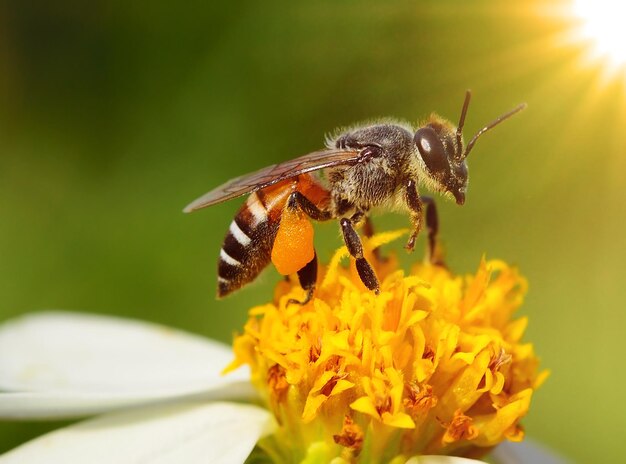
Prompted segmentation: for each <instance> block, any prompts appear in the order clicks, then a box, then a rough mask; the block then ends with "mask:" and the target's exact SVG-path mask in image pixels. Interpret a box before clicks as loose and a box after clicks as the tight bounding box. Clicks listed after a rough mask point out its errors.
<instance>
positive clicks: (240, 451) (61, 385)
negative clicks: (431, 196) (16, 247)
mask: <svg viewBox="0 0 626 464" xmlns="http://www.w3.org/2000/svg"><path fill="white" fill-rule="evenodd" d="M397 235H398V234H382V235H380V236H377V237H376V238H374V239H372V240H371V241H369V242H367V243H366V247H369V248H370V249H371V248H372V247H375V246H378V245H379V244H381V243H383V242H386V241H389V240H390V239H392V238H394V237H395V236H397ZM341 257H342V253H341V252H340V253H338V254H336V255H335V257H334V258H333V260H332V261H331V264H330V265H329V267H328V269H327V270H326V271H325V273H324V274H325V275H324V280H323V282H322V283H321V285H320V288H319V290H318V292H317V293H316V298H315V299H314V301H313V302H312V303H310V304H309V305H307V306H304V307H298V306H294V305H290V306H289V307H287V306H286V305H285V302H286V299H288V298H290V297H291V296H293V295H298V296H301V294H300V292H301V290H300V289H298V288H297V287H296V286H295V285H293V284H291V283H287V282H282V283H281V284H279V287H278V289H277V291H276V298H275V303H273V304H269V305H265V306H260V307H257V308H254V309H253V310H251V319H250V321H249V322H248V324H247V325H246V329H245V332H244V333H243V334H242V335H241V336H239V337H238V338H237V339H236V341H235V361H234V362H232V363H231V364H230V367H229V370H234V368H235V367H237V366H239V365H242V364H248V365H250V367H251V370H248V369H247V368H245V367H244V368H241V369H237V370H236V371H235V372H230V373H229V374H228V375H226V376H221V375H219V371H220V370H221V369H222V368H223V367H224V366H226V365H227V364H228V362H229V361H230V360H231V359H232V352H231V351H230V350H229V348H228V347H226V346H224V345H221V344H219V343H217V342H213V341H210V340H206V339H203V338H201V337H198V336H194V335H190V334H187V333H184V332H181V331H178V330H174V329H169V328H166V327H162V326H158V325H155V324H149V323H144V322H140V321H129V320H123V319H118V318H112V317H106V316H96V315H85V314H80V313H68V312H59V311H57V312H43V313H35V314H31V315H26V316H22V317H20V318H17V319H15V320H12V321H8V322H5V323H4V324H3V325H0V390H3V391H4V392H2V393H0V418H4V419H7V418H9V419H32V418H39V419H41V418H43V419H46V418H76V417H85V416H96V417H94V418H91V419H88V420H86V421H83V422H78V423H76V424H73V425H70V426H68V427H65V428H62V429H60V430H57V431H55V432H51V433H49V434H47V435H44V436H43V437H40V438H38V439H35V440H33V441H32V442H30V443H27V444H25V445H22V446H20V447H18V448H17V449H15V450H13V451H11V452H9V453H7V454H5V455H3V456H0V464H5V463H12V462H19V463H26V464H28V463H29V462H42V461H45V462H91V463H96V464H97V463H100V462H102V463H105V462H106V463H108V462H119V463H125V462H136V461H138V460H141V461H142V462H157V461H158V462H163V461H175V462H190V463H195V462H198V463H200V462H202V463H205V462H224V463H242V462H244V461H245V460H246V459H247V458H248V456H249V455H250V453H251V451H252V450H253V449H254V448H255V446H256V445H258V449H261V450H264V451H265V452H266V453H268V454H269V455H270V457H271V458H272V459H273V460H274V461H276V462H280V461H283V462H298V460H299V459H300V458H302V459H303V462H329V461H330V459H327V458H328V457H329V456H333V455H337V456H339V455H340V456H341V457H340V458H339V460H335V461H333V462H336V463H340V462H346V459H351V458H352V457H354V456H357V455H358V456H360V459H361V462H368V461H367V460H366V459H370V462H375V459H376V457H377V456H379V457H384V448H386V447H387V445H394V446H395V448H394V447H392V448H390V449H391V450H395V451H394V453H396V455H395V457H396V461H398V462H400V461H401V462H404V461H405V460H406V458H408V457H409V456H410V455H411V454H410V453H413V450H415V453H413V454H417V453H421V452H424V451H427V452H436V453H448V452H455V453H456V454H466V455H469V454H471V453H470V450H472V449H475V448H476V449H481V450H482V449H486V448H485V447H489V446H493V445H495V444H496V443H497V442H498V441H499V439H501V438H502V437H503V436H506V437H508V438H509V439H518V438H521V431H520V430H519V428H518V427H517V420H518V419H519V417H521V416H522V415H523V413H524V412H525V409H526V408H527V400H528V399H529V398H530V394H529V393H528V394H522V392H523V391H526V390H528V388H530V389H531V390H532V389H533V388H534V387H536V386H537V385H538V384H539V383H540V381H541V378H542V375H537V374H536V358H534V355H533V354H532V347H530V346H528V345H522V344H520V343H519V339H520V338H521V335H522V332H523V328H524V324H525V323H524V322H519V321H517V322H516V321H510V320H509V318H510V313H511V312H512V311H513V310H514V309H515V308H516V307H517V305H519V303H520V302H521V294H522V293H523V290H524V288H525V285H522V284H521V283H522V282H523V279H521V278H520V277H519V276H518V275H517V273H516V272H515V271H514V270H512V269H510V268H508V267H507V266H506V265H504V264H503V263H499V262H483V263H482V264H481V267H480V269H479V272H478V273H477V275H476V276H470V277H466V278H461V277H453V276H452V275H451V274H450V273H449V272H448V271H446V270H445V269H443V268H436V267H432V266H417V267H416V268H415V269H414V270H413V272H412V273H411V275H409V276H407V277H405V276H403V275H402V273H401V272H400V271H397V270H394V269H395V266H396V264H395V261H394V260H393V259H389V260H388V261H386V262H384V263H379V264H378V265H377V272H378V274H379V276H380V277H381V279H382V282H383V283H382V292H381V294H380V296H379V297H375V296H374V295H372V294H371V293H369V292H368V291H366V290H363V288H362V287H360V285H361V284H360V282H359V281H358V278H356V277H355V275H353V272H354V271H353V270H345V269H342V268H341V267H340V266H339V261H340V259H341ZM492 272H496V273H497V276H496V277H495V278H494V279H493V280H492V281H489V274H490V273H492ZM455 302H456V303H455ZM461 302H463V304H460V303H461ZM400 303H401V304H400ZM455 304H457V306H455ZM452 308H456V309H455V310H454V311H452ZM498 308H500V309H498ZM281 312H284V313H281ZM448 313H453V314H454V315H455V316H454V318H453V320H454V324H456V325H458V327H459V330H458V331H456V330H453V329H451V328H450V327H448V326H447V324H446V323H445V321H448V319H446V317H448V316H449V315H450V314H448ZM350 314H351V315H352V318H351V319H350V321H351V324H352V325H351V326H353V328H354V331H353V333H352V334H350V333H347V334H346V333H345V330H340V328H341V327H344V326H342V324H344V323H345V322H341V321H345V320H348V318H349V315H350ZM445 314H447V316H445V317H444V315H445ZM303 318H304V319H306V320H307V321H308V322H309V325H308V327H302V324H299V325H298V321H300V323H301V322H303V320H304V319H303ZM366 321H368V322H367V324H369V327H370V330H369V332H370V333H369V334H366V333H365V332H367V331H365V330H363V329H364V327H365V323H366ZM522 321H523V320H522ZM448 322H449V323H452V322H450V321H448ZM427 323H428V327H429V328H428V329H427V330H426V327H427V326H426V324H427ZM281 324H282V326H281ZM324 324H326V325H324ZM296 325H298V326H299V327H300V329H301V330H302V332H301V335H302V336H300V337H299V342H298V337H297V334H296V332H295V331H294V330H293V329H294V327H296ZM331 325H332V326H333V327H334V330H330V328H331ZM418 326H419V327H422V328H423V330H422V332H423V334H424V337H421V338H420V337H419V336H418V334H417V332H418V331H416V327H418ZM281 327H282V329H284V330H285V331H284V332H281V331H280V329H281ZM374 327H378V328H377V329H375V330H374V329H373V328H374ZM402 331H404V333H405V338H404V339H400V338H399V334H400V333H401V332H402ZM359 332H362V333H361V335H359V334H358V333H359ZM263 334H265V335H263ZM408 334H411V337H409V338H410V341H408V340H409V338H407V337H408ZM444 334H445V337H444V336H443V335H444ZM498 334H499V335H498ZM268 336H270V337H273V339H270V338H267V337H268ZM316 337H317V338H316ZM359 337H361V338H359ZM450 337H453V339H454V340H456V342H455V343H456V348H454V349H453V348H452V345H454V344H453V343H452V342H451V339H450ZM476 337H478V338H480V340H483V341H481V342H478V341H477V340H475V338H476ZM485 337H486V338H485ZM356 339H360V340H361V342H360V343H361V347H365V346H370V347H371V348H372V350H371V351H368V352H365V351H361V352H355V351H354V347H355V340H356ZM436 340H439V341H440V343H434V341H436ZM494 340H498V341H499V344H494ZM307 347H308V351H307ZM407 347H408V348H407ZM417 347H421V348H420V349H421V350H422V351H421V354H422V355H421V356H419V357H418V356H416V355H415V353H416V352H417V351H416V349H417ZM497 347H500V348H502V349H501V350H499V351H498V350H496V349H495V348H497ZM409 348H410V349H412V350H413V351H414V353H413V354H411V353H410V352H409V351H407V350H408V349H409ZM457 348H458V349H457ZM488 350H491V351H488ZM485 352H488V353H489V356H487V355H485V354H483V353H485ZM483 358H485V359H483ZM487 358H488V360H487ZM307 359H308V361H307ZM364 360H367V363H364ZM383 361H384V363H385V365H384V368H383V365H382V364H381V362H383ZM481 363H482V364H481ZM485 363H486V364H485ZM477 365H479V366H482V367H484V369H483V376H482V377H481V379H480V381H479V382H478V387H477V389H476V391H475V392H474V395H473V396H471V395H470V396H471V398H474V397H477V399H475V401H474V402H473V403H472V401H471V398H470V397H469V396H468V397H466V394H467V392H471V389H470V388H469V385H470V384H471V382H470V381H469V379H470V378H471V379H475V378H476V376H477V375H478V374H477V373H476V372H475V371H476V368H475V367H476V366H477ZM377 366H378V367H377ZM407 366H415V374H414V379H413V380H415V381H413V380H411V379H412V378H411V377H410V376H408V375H407V373H406V372H407ZM459 366H465V367H459ZM472 366H474V367H472ZM366 367H367V369H366ZM470 367H471V368H470ZM454 369H457V371H458V372H467V375H466V376H465V377H464V376H463V375H458V376H457V377H455V379H457V380H458V381H457V380H455V383H453V384H452V385H451V387H452V386H453V387H454V388H450V389H449V390H451V392H452V393H453V394H451V395H449V394H447V392H443V393H442V391H441V385H442V382H445V381H446V380H445V379H446V378H447V377H446V376H451V375H452V372H453V371H454ZM470 371H471V373H472V375H470ZM250 375H252V381H253V384H254V385H255V387H257V388H258V389H259V393H260V397H259V395H258V394H257V393H256V392H255V390H254V389H252V388H251V387H252V386H251V384H250V381H249V378H250ZM462 378H463V379H466V380H465V381H463V382H461V381H460V379H462ZM529 385H531V386H529ZM478 390H480V392H481V394H480V395H478V393H479V392H478ZM524 395H528V396H527V397H526V396H524ZM489 401H492V404H491V405H489V404H488V403H489ZM511 405H517V406H518V407H517V409H516V410H515V411H511V409H512V406H511ZM490 408H491V409H490ZM501 411H504V412H501ZM478 413H480V414H478ZM276 419H277V420H276ZM509 423H510V424H514V426H513V425H510V426H506V425H507V424H509ZM420 431H429V434H428V435H427V436H428V437H431V438H432V439H431V440H430V441H429V442H428V443H427V444H428V445H429V446H430V448H426V447H425V448H421V449H417V447H415V446H413V445H414V444H415V442H416V440H417V438H416V437H417V435H418V433H419V432H420ZM374 434H375V435H374ZM425 436H426V435H425ZM257 442H258V443H257ZM403 443H409V444H410V446H409V445H406V444H403ZM425 443H426V442H425ZM431 445H432V446H431ZM499 449H500V448H499ZM398 451H401V452H406V453H407V454H406V455H403V454H399V453H397V452H398ZM532 451H533V452H537V451H536V450H535V449H533V450H532ZM511 452H513V453H515V452H519V450H518V451H516V449H514V450H513V451H511V450H507V451H506V453H511ZM405 456H406V457H405ZM342 459H344V460H343V461H342ZM410 462H412V463H415V462H418V463H420V464H443V463H450V464H453V463H454V464H456V463H461V462H466V460H463V459H461V458H453V457H446V456H419V457H418V458H412V459H411V460H410ZM467 462H476V461H467Z"/></svg>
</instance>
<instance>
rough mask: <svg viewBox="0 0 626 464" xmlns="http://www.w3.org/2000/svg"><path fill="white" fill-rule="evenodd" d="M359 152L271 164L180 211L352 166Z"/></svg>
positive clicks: (325, 152)
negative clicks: (330, 168)
mask: <svg viewBox="0 0 626 464" xmlns="http://www.w3.org/2000/svg"><path fill="white" fill-rule="evenodd" d="M359 154H360V151H355V150H333V149H329V150H320V151H314V152H313V153H309V154H307V155H303V156H300V157H298V158H295V159H292V160H289V161H285V162H283V163H278V164H274V165H272V166H268V167H266V168H263V169H260V170H258V171H256V172H253V173H250V174H246V175H243V176H241V177H237V178H235V179H231V180H229V181H228V182H226V183H225V184H223V185H220V186H219V187H217V188H215V189H213V190H211V191H210V192H209V193H206V194H204V195H202V196H201V197H200V198H198V199H197V200H195V201H193V202H191V203H190V204H189V205H187V206H186V207H185V209H184V210H183V211H184V212H186V213H190V212H192V211H196V210H198V209H200V208H205V207H206V206H211V205H215V204H217V203H221V202H223V201H227V200H230V199H232V198H235V197H238V196H241V195H245V194H246V193H251V192H256V191H257V190H261V189H262V188H265V187H268V186H270V185H273V184H275V183H277V182H280V181H282V180H285V179H289V178H291V177H295V176H298V175H300V174H304V173H307V172H311V171H317V170H320V169H324V168H328V167H331V166H340V165H353V164H356V163H358V162H359Z"/></svg>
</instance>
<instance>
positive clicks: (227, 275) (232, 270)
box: [217, 261, 241, 281]
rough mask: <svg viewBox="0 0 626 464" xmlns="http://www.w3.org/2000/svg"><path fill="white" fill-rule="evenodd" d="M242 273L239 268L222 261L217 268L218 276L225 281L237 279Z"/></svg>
mask: <svg viewBox="0 0 626 464" xmlns="http://www.w3.org/2000/svg"><path fill="white" fill-rule="evenodd" d="M240 273H241V271H240V268H239V267H238V266H232V265H230V264H228V263H227V262H225V261H220V263H219V264H218V266H217V275H218V276H219V277H221V278H222V279H224V280H225V281H231V280H233V279H237V276H239V275H240Z"/></svg>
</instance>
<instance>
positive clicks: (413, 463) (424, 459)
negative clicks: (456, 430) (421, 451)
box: [406, 456, 484, 464]
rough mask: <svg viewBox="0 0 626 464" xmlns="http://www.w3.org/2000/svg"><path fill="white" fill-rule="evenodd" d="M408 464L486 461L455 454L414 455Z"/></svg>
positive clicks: (450, 463) (458, 463) (455, 463)
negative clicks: (460, 456) (459, 456)
mask: <svg viewBox="0 0 626 464" xmlns="http://www.w3.org/2000/svg"><path fill="white" fill-rule="evenodd" d="M406 464H484V461H476V460H475V459H467V458H457V457H455V456H413V457H412V458H411V459H409V460H408V461H407V462H406Z"/></svg>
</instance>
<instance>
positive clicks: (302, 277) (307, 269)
mask: <svg viewBox="0 0 626 464" xmlns="http://www.w3.org/2000/svg"><path fill="white" fill-rule="evenodd" d="M298 280H299V281H300V286H301V287H302V288H303V289H304V290H305V291H306V296H305V297H304V300H302V301H300V300H296V299H295V298H291V299H290V300H289V301H287V305H290V304H298V305H301V306H304V305H305V304H307V303H308V302H309V301H311V298H313V293H314V292H315V283H316V282H317V253H314V254H313V259H312V260H311V261H309V262H308V263H307V265H306V266H304V267H303V268H302V269H300V270H299V271H298Z"/></svg>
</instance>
